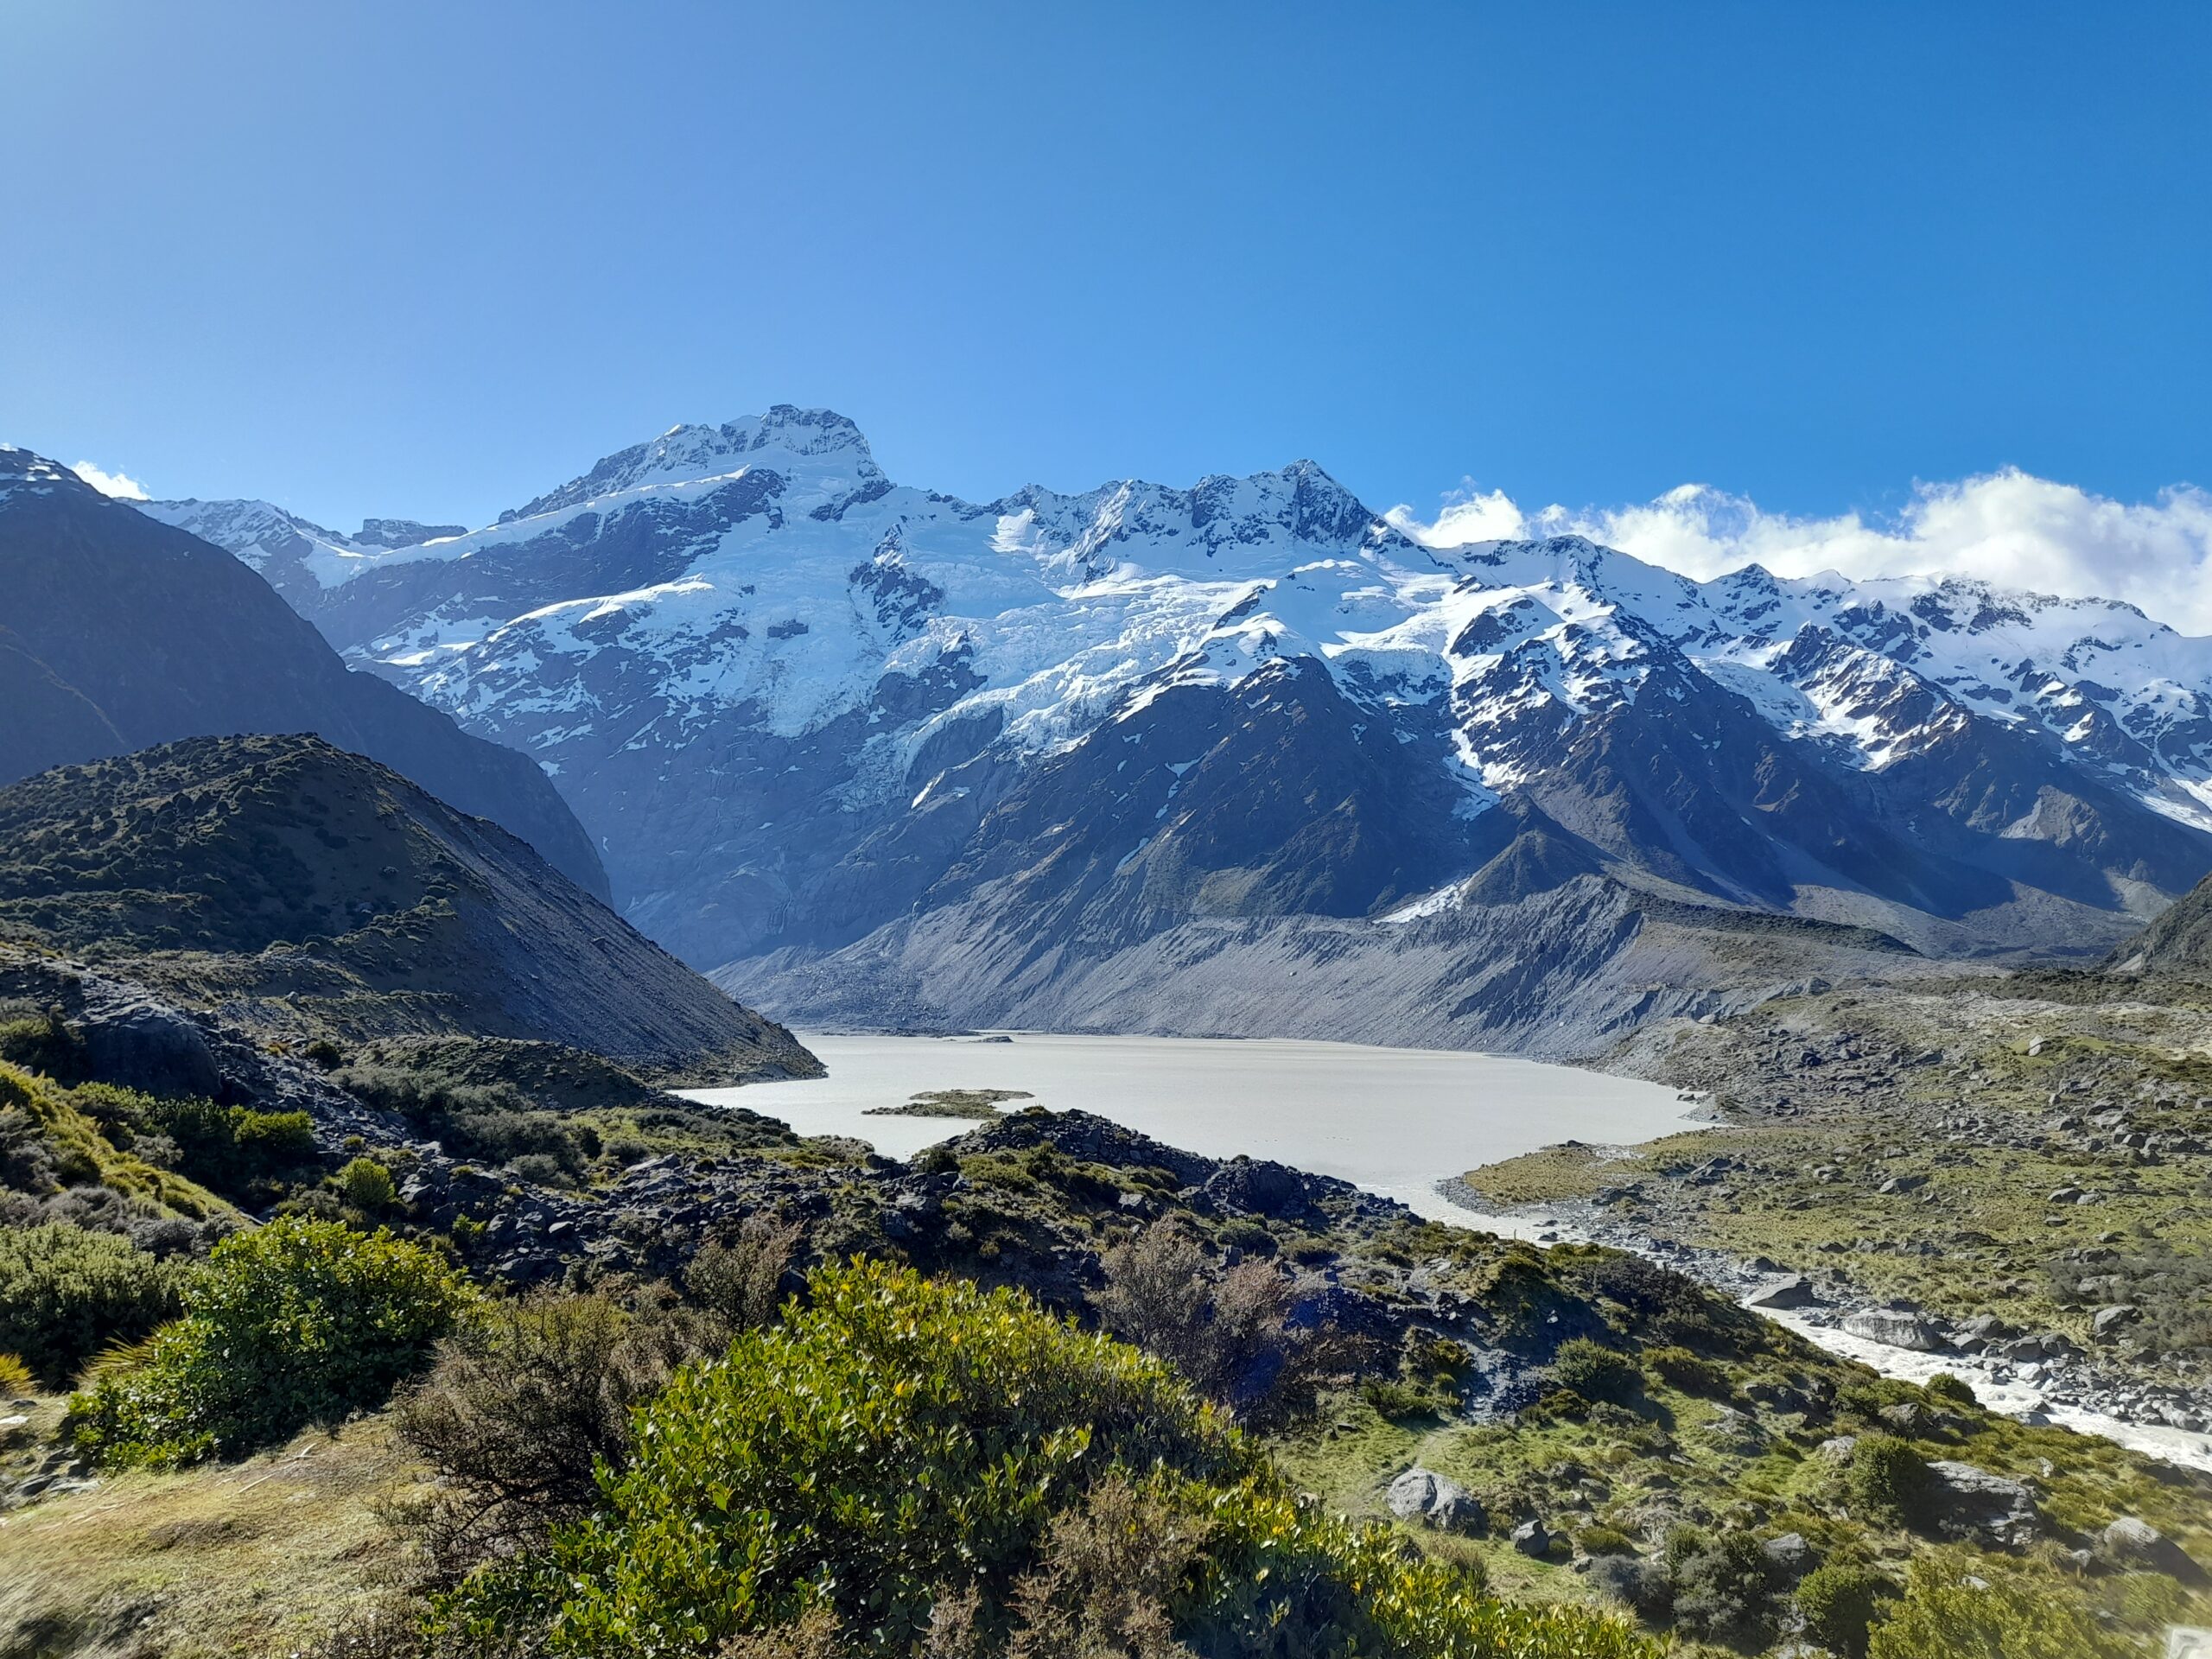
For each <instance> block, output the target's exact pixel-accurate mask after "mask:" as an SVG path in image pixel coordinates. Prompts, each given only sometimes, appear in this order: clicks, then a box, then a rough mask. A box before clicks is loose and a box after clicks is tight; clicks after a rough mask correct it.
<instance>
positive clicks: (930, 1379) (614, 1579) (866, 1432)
mask: <svg viewBox="0 0 2212 1659" xmlns="http://www.w3.org/2000/svg"><path fill="white" fill-rule="evenodd" d="M808 1287H809V1295H808V1298H807V1300H805V1302H804V1303H801V1302H799V1301H797V1300H794V1301H792V1302H791V1303H787V1304H786V1305H785V1308H784V1310H783V1313H782V1314H781V1316H780V1319H779V1322H778V1323H777V1324H775V1325H772V1326H771V1327H769V1328H767V1329H765V1330H761V1331H757V1332H750V1333H747V1334H746V1335H744V1336H741V1337H740V1338H738V1339H737V1341H736V1342H735V1343H734V1344H732V1345H731V1347H730V1349H729V1351H728V1355H727V1357H725V1358H722V1359H721V1360H716V1361H712V1362H707V1363H695V1364H692V1365H690V1366H688V1367H686V1368H685V1369H684V1370H681V1371H679V1372H678V1373H677V1376H675V1378H674V1379H673V1381H671V1383H670V1384H669V1386H668V1387H667V1389H665V1390H664V1392H663V1393H662V1394H661V1395H659V1396H658V1398H657V1399H655V1400H653V1401H652V1402H651V1403H650V1404H648V1405H646V1406H645V1407H643V1408H640V1409H639V1412H638V1413H637V1414H636V1417H635V1420H634V1428H635V1433H634V1434H633V1437H632V1438H633V1445H634V1451H633V1452H632V1454H631V1455H632V1461H631V1462H630V1464H629V1465H628V1466H627V1467H626V1469H623V1470H622V1471H620V1472H619V1473H618V1472H615V1471H607V1473H605V1474H603V1475H602V1476H601V1503H600V1507H599V1509H598V1510H597V1512H596V1513H595V1514H594V1515H593V1516H590V1517H589V1518H588V1519H586V1520H584V1521H582V1522H578V1523H576V1524H575V1525H574V1526H572V1527H569V1528H567V1529H563V1530H561V1531H559V1532H557V1533H556V1535H555V1538H554V1541H553V1543H552V1544H551V1546H550V1548H548V1549H545V1550H543V1551H541V1552H537V1553H535V1554H529V1555H525V1556H523V1557H519V1558H516V1559H513V1560H508V1561H505V1562H503V1563H499V1564H495V1565H493V1566H490V1567H486V1568H483V1569H480V1571H479V1572H477V1573H475V1574H474V1575H473V1576H472V1577H471V1578H469V1579H468V1580H467V1581H465V1582H464V1584H463V1585H462V1586H461V1588H460V1589H459V1590H458V1591H457V1592H454V1593H452V1594H450V1595H448V1596H446V1597H443V1598H441V1599H440V1600H439V1601H438V1603H437V1608H438V1611H437V1613H436V1615H435V1620H434V1623H435V1625H436V1626H437V1629H436V1630H435V1634H436V1636H437V1637H439V1638H440V1639H442V1640H449V1641H453V1642H455V1643H457V1644H459V1645H461V1646H464V1647H465V1646H466V1645H467V1643H470V1642H471V1641H475V1640H482V1639H486V1638H490V1637H495V1636H496V1637H499V1638H500V1639H505V1640H508V1641H515V1640H522V1641H524V1643H531V1642H537V1641H540V1640H542V1642H543V1647H544V1649H545V1650H547V1651H550V1652H552V1653H555V1654H599V1655H607V1656H613V1655H616V1654H620V1655H624V1656H631V1655H664V1654H665V1655H675V1654H679V1653H681V1654H693V1653H699V1652H706V1651H714V1650H716V1649H718V1648H719V1649H721V1650H722V1651H726V1652H730V1653H748V1654H767V1653H791V1654H796V1653H799V1652H804V1651H821V1652H829V1651H836V1652H839V1653H842V1654H849V1655H859V1654H868V1655H885V1656H888V1655H893V1654H898V1655H905V1654H907V1653H909V1652H911V1651H913V1650H914V1649H915V1647H916V1645H917V1644H918V1643H921V1642H923V1641H925V1640H928V1639H931V1635H930V1633H931V1614H932V1611H933V1610H935V1609H938V1608H940V1607H942V1608H944V1610H946V1611H947V1613H948V1615H949V1616H950V1615H956V1614H957V1615H958V1616H959V1617H962V1618H966V1619H967V1620H969V1623H970V1624H971V1625H972V1624H973V1623H974V1621H976V1619H977V1618H979V1617H980V1618H983V1619H986V1620H988V1621H992V1622H994V1623H995V1624H996V1625H997V1626H999V1627H1000V1631H999V1633H1000V1634H1001V1635H1002V1634H1004V1630H1003V1626H1004V1625H1005V1624H1006V1623H1007V1620H1008V1619H1009V1618H1012V1619H1014V1620H1015V1621H1017V1622H1018V1623H1019V1624H1020V1625H1021V1626H1022V1627H1023V1628H1024V1630H1034V1631H1036V1632H1037V1633H1038V1635H1039V1641H1043V1642H1046V1643H1047V1645H1046V1647H1042V1648H1036V1649H1021V1650H1022V1651H1032V1650H1033V1651H1036V1652H1038V1653H1039V1654H1040V1655H1041V1654H1042V1653H1043V1652H1046V1651H1058V1650H1060V1649H1056V1648H1053V1647H1052V1646H1050V1645H1049V1643H1050V1641H1051V1640H1052V1639H1053V1638H1056V1637H1063V1636H1064V1637H1068V1638H1069V1639H1071V1640H1074V1641H1076V1642H1077V1643H1079V1644H1081V1645H1083V1646H1084V1650H1094V1649H1095V1650H1097V1651H1101V1652H1113V1651H1124V1650H1130V1651H1136V1650H1141V1651H1145V1652H1150V1653H1162V1652H1165V1651H1167V1650H1168V1649H1164V1648H1163V1647H1161V1646H1160V1645H1159V1644H1160V1643H1164V1642H1165V1641H1166V1639H1167V1628H1169V1627H1172V1630H1173V1633H1174V1635H1175V1636H1176V1637H1179V1639H1181V1640H1183V1641H1185V1642H1186V1643H1190V1645H1191V1646H1192V1648H1194V1649H1196V1650H1198V1651H1202V1652H1205V1653H1206V1654H1208V1655H1210V1656H1217V1659H1260V1656H1290V1655H1303V1654H1313V1655H1319V1654H1324V1653H1329V1654H1344V1655H1372V1656H1378V1659H1379V1656H1382V1655H1385V1654H1388V1655H1392V1656H1403V1659H1476V1656H1486V1655H1491V1654H1501V1653H1512V1654H1516V1655H1520V1656H1525V1659H1554V1656H1557V1659H1567V1656H1576V1659H1630V1656H1644V1655H1648V1654H1649V1651H1650V1649H1649V1646H1648V1644H1645V1643H1642V1642H1640V1641H1639V1640H1638V1638H1637V1637H1634V1636H1633V1635H1632V1634H1631V1633H1630V1631H1629V1630H1627V1629H1626V1627H1625V1626H1624V1625H1622V1624H1619V1623H1618V1622H1617V1621H1613V1620H1611V1619H1607V1618H1602V1617H1600V1616H1598V1615H1595V1614H1592V1613H1591V1612H1588V1611H1582V1610H1569V1609H1543V1610H1530V1611H1524V1610H1520V1609H1514V1608H1508V1607H1503V1606H1501V1605H1498V1604H1497V1603H1495V1602H1491V1601H1488V1600H1486V1599H1484V1598H1483V1596H1482V1593H1481V1586H1480V1580H1479V1579H1478V1578H1477V1577H1474V1576H1472V1575H1469V1574H1466V1573H1460V1572H1459V1571H1457V1570H1456V1569H1454V1568H1452V1567H1450V1566H1448V1565H1447V1564H1445V1563H1442V1562H1438V1561H1433V1560H1408V1559H1407V1558H1406V1557H1405V1555H1404V1554H1402V1551H1401V1545H1400V1541H1398V1540H1396V1539H1395V1537H1393V1536H1392V1535H1390V1534H1389V1533H1388V1532H1387V1531H1384V1530H1382V1529H1373V1530H1365V1529H1358V1528H1356V1527H1354V1526H1352V1525H1351V1524H1350V1523H1348V1522H1344V1521H1341V1520H1338V1519H1333V1518H1331V1517H1327V1516H1321V1515H1319V1514H1318V1513H1316V1512H1315V1511H1313V1510H1312V1509H1310V1508H1308V1507H1306V1506H1305V1505H1303V1504H1301V1503H1300V1501H1299V1500H1298V1499H1297V1498H1296V1497H1295V1496H1294V1495H1293V1494H1292V1493H1291V1491H1289V1490H1288V1488H1287V1485H1286V1484H1285V1483H1284V1482H1283V1480H1282V1479H1281V1477H1280V1476H1279V1475H1278V1474H1277V1473H1276V1472H1275V1471H1274V1468H1273V1466H1272V1465H1271V1463H1270V1462H1269V1460H1268V1458H1267V1457H1266V1455H1265V1453H1264V1452H1262V1451H1261V1450H1260V1449H1259V1448H1258V1447H1257V1446H1255V1445H1253V1444H1252V1443H1250V1442H1248V1441H1246V1440H1244V1439H1243V1437H1242V1436H1241V1435H1240V1434H1239V1433H1237V1432H1236V1430H1234V1429H1233V1428H1231V1427H1230V1425H1229V1423H1228V1421H1227V1419H1226V1418H1224V1417H1223V1416H1222V1415H1220V1414H1218V1413H1217V1411H1216V1410H1215V1409H1214V1408H1211V1407H1209V1406H1207V1405H1206V1404H1205V1403H1204V1402H1201V1401H1200V1400H1199V1399H1198V1396H1197V1395H1195V1394H1193V1393H1192V1391H1191V1390H1190V1389H1189V1388H1188V1387H1187V1386H1185V1384H1184V1383H1181V1382H1180V1381H1179V1380H1178V1379H1177V1378H1176V1377H1175V1376H1174V1375H1173V1372H1172V1371H1170V1370H1168V1368H1167V1367H1166V1365H1164V1364H1162V1363H1160V1362H1159V1361H1157V1360H1155V1359H1154V1358H1151V1357H1147V1355H1145V1354H1143V1353H1141V1352H1140V1351H1137V1350H1135V1349H1134V1348H1131V1347H1129V1346H1128V1345H1126V1344H1122V1343H1120V1342H1117V1341H1116V1340H1114V1339H1113V1338H1109V1337H1105V1336H1100V1335H1091V1334H1087V1333H1085V1332H1082V1331H1080V1330H1078V1329H1077V1328H1076V1327H1075V1326H1074V1325H1071V1324H1069V1323H1066V1322H1065V1321H1062V1320H1059V1319H1054V1318H1052V1316H1050V1315H1048V1314H1046V1313H1043V1312H1042V1311H1040V1310H1039V1308H1037V1307H1036V1306H1035V1305H1034V1304H1033V1303H1032V1302H1030V1301H1029V1300H1027V1298H1026V1297H1024V1296H1022V1295H1020V1294H1018V1293H1014V1292H1010V1291H1004V1290H1000V1291H985V1290H982V1289H981V1288H979V1287H976V1286H974V1285H972V1284H967V1283H949V1284H948V1283H933V1282H930V1281H925V1280H923V1279H922V1278H920V1277H919V1276H918V1274H914V1273H912V1272H911V1271H908V1270H906V1269H902V1268H893V1267H889V1266H886V1265H882V1264H880V1263H868V1262H855V1263H854V1264H853V1265H851V1266H849V1267H845V1268H827V1269H823V1270H820V1271H817V1273H815V1274H812V1275H810V1279H809V1281H808ZM1116 1516H1119V1517H1122V1520H1121V1521H1120V1522H1116V1521H1115V1520H1114V1517H1116ZM1131 1517H1135V1520H1136V1522H1139V1523H1141V1524H1139V1526H1138V1529H1139V1530H1140V1531H1141V1532H1142V1533H1143V1534H1144V1535H1145V1536H1144V1537H1142V1538H1141V1539H1133V1538H1130V1537H1128V1536H1127V1535H1126V1533H1127V1532H1128V1526H1127V1525H1125V1524H1123V1523H1124V1522H1129V1521H1130V1519H1131ZM1171 1565H1172V1567H1173V1569H1174V1570H1173V1571H1172V1572H1170V1571H1168V1570H1167V1568H1168V1567H1170V1566H1171ZM823 1610H826V1611H823ZM803 1617H811V1618H813V1619H814V1620H815V1621H816V1623H817V1625H818V1626H819V1627H820V1628H819V1630H817V1635H818V1636H819V1638H820V1639H819V1641H817V1642H816V1643H815V1646H814V1647H813V1648H811V1649H810V1648H807V1647H805V1646H803V1645H795V1644H794V1643H793V1641H791V1640H789V1639H785V1640H779V1639H777V1638H774V1637H766V1638H763V1637H760V1633H763V1632H775V1631H782V1632H785V1634H786V1637H789V1635H790V1634H791V1632H792V1631H793V1630H794V1627H795V1626H796V1625H797V1624H798V1621H799V1620H800V1619H801V1618H803ZM533 1627H535V1628H534V1629H533ZM1138 1629H1142V1630H1147V1632H1149V1635H1148V1638H1147V1640H1148V1643H1149V1645H1147V1646H1145V1647H1143V1648H1142V1649H1134V1648H1132V1649H1122V1648H1117V1647H1115V1646H1112V1645H1110V1644H1111V1643H1115V1642H1118V1641H1121V1640H1122V1639H1124V1638H1127V1637H1131V1636H1132V1634H1133V1632H1134V1631H1135V1630H1138ZM834 1630H842V1637H838V1638H836V1645H834V1646H829V1645H824V1644H826V1643H831V1642H832V1634H831V1633H832V1632H833V1631H834ZM1286 1638H1288V1639H1289V1640H1290V1641H1291V1642H1292V1643H1293V1644H1294V1645H1291V1646H1286V1645H1284V1643H1285V1641H1286ZM948 1639H949V1634H948V1633H947V1632H946V1631H944V1630H940V1631H939V1634H938V1638H936V1639H935V1640H933V1641H932V1646H931V1649H930V1650H931V1651H932V1652H938V1651H973V1650H986V1651H996V1650H997V1649H996V1648H995V1647H991V1648H985V1649H962V1648H958V1647H952V1648H946V1647H942V1646H939V1645H937V1643H938V1642H941V1641H944V1640H948ZM1100 1642H1105V1643H1109V1645H1108V1646H1105V1647H1103V1648H1098V1647H1096V1643H1100ZM724 1644H728V1645H726V1646H725V1645H724ZM533 1650H535V1649H533ZM1014 1650H1015V1649H1007V1651H1008V1652H1013V1651H1014Z"/></svg>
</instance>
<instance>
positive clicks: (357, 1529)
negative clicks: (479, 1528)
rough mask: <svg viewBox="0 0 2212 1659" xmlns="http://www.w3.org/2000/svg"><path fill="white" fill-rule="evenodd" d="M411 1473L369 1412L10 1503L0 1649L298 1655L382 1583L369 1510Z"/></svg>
mask: <svg viewBox="0 0 2212 1659" xmlns="http://www.w3.org/2000/svg"><path fill="white" fill-rule="evenodd" d="M415 1480H416V1474H415V1471H414V1470H413V1468H412V1466H411V1465H410V1464H409V1463H408V1462H407V1460H406V1459H405V1458H404V1455H403V1454H402V1453H401V1452H399V1451H398V1450H397V1447H396V1446H394V1444H393V1441H392V1439H391V1434H390V1433H389V1430H388V1428H387V1427H386V1425H385V1422H384V1421H383V1420H381V1419H370V1420H367V1421H362V1422H359V1423H356V1424H354V1425H352V1426H350V1427H347V1428H346V1429H344V1430H342V1431H341V1432H340V1433H335V1434H324V1433H306V1434H302V1435H301V1436H300V1437H299V1438H298V1439H297V1440H294V1441H293V1442H292V1443H291V1444H290V1445H289V1446H285V1447H283V1449H282V1450H279V1451H276V1452H268V1453H265V1454H264V1455H263V1456H260V1457H256V1458H249V1459H246V1460H245V1461H244V1462H242V1463H236V1464H226V1465H211V1466H208V1467H204V1468H200V1469H195V1470H190V1471H186V1472H184V1473H181V1474H164V1475H156V1474H131V1475H124V1476H121V1477H118V1478H112V1479H108V1480H105V1481H103V1482H102V1483H101V1484H99V1486H98V1487H97V1488H95V1489H93V1490H92V1491H86V1492H79V1493H73V1494H71V1495H69V1496H67V1497H61V1498H57V1499H53V1500H50V1501H48V1502H46V1503H38V1504H35V1505H33V1506H31V1507H30V1508H28V1509H24V1510H17V1511H16V1512H15V1513H13V1514H11V1515H10V1516H7V1517H6V1519H5V1522H4V1524H0V1653H5V1654H8V1655H10V1656H16V1655H21V1656H25V1659H30V1656H44V1655H48V1654H56V1655H58V1654H65V1653H67V1654H103V1655H105V1654H113V1655H124V1654H160V1655H162V1656H164V1659H231V1656H237V1659H260V1656H271V1659H273V1656H279V1655H287V1654H291V1653H294V1652H296V1651H297V1650H298V1649H299V1648H300V1647H301V1646H302V1644H303V1643H308V1642H311V1641H313V1640H315V1639H316V1638H317V1637H320V1636H321V1635H322V1634H324V1633H325V1632H327V1630H330V1629H331V1628H332V1627H333V1626H334V1625H335V1624H338V1623H339V1622H340V1621H341V1620H342V1619H344V1618H346V1617H347V1616H349V1615H350V1614H353V1613H357V1612H359V1611H362V1610H365V1609H366V1608H367V1607H369V1606H371V1605H373V1604H374V1603H375V1602H376V1601H377V1600H378V1598H379V1596H380V1595H381V1594H382V1593H383V1591H382V1589H381V1584H382V1582H383V1581H384V1580H385V1579H386V1577H387V1576H388V1574H389V1573H391V1571H392V1570H393V1569H394V1568H395V1567H396V1566H397V1548H396V1546H395V1544H394V1542H393V1541H392V1540H391V1535H390V1534H389V1533H388V1532H387V1530H386V1529H385V1525H384V1523H383V1522H382V1521H381V1520H380V1519H378V1514H377V1507H378V1504H379V1503H383V1502H384V1501H385V1500H387V1499H389V1498H393V1497H399V1496H402V1495H404V1493H405V1492H406V1491H408V1490H409V1489H410V1487H411V1486H412V1485H413V1484H414V1483H415Z"/></svg>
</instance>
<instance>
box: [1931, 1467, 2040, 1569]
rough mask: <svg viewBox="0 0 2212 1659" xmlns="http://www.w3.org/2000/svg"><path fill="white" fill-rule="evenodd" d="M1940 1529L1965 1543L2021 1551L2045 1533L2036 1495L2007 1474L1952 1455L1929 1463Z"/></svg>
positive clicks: (1935, 1519) (1934, 1513) (1933, 1509)
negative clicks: (1952, 1457) (1963, 1461)
mask: <svg viewBox="0 0 2212 1659" xmlns="http://www.w3.org/2000/svg"><path fill="white" fill-rule="evenodd" d="M1928 1471H1929V1476H1930V1483H1929V1503H1930V1509H1931V1513H1932V1515H1933V1517H1934V1521H1935V1525H1936V1530H1937V1531H1938V1532H1939V1533H1941V1534H1942V1535H1943V1536H1945V1537H1947V1538H1951V1539H1955V1540H1958V1541H1962V1542H1967V1543H1979V1544H1983V1545H1993V1546H1996V1547H1998V1548H2005V1549H2019V1548H2025V1547H2026V1546H2027V1545H2029V1544H2031V1543H2033V1542H2034V1541H2036V1540H2037V1538H2039V1537H2041V1536H2042V1535H2043V1533H2044V1525H2043V1517H2042V1516H2040V1515H2039V1514H2038V1513H2037V1510H2036V1501H2035V1495H2034V1494H2033V1493H2031V1491H2029V1490H2028V1488H2027V1487H2026V1485H2025V1484H2024V1483H2022V1482H2020V1481H2017V1480H2014V1479H2012V1478H2011V1477H2010V1476H2008V1475H1998V1474H1993V1473H1991V1472H1990V1471H1988V1470H1986V1469H1981V1468H1977V1467H1976V1466H1975V1465H1973V1464H1970V1463H1961V1462H1957V1461H1955V1460H1954V1459H1948V1458H1947V1459H1937V1460H1936V1461H1935V1462H1932V1463H1930V1464H1929V1465H1928Z"/></svg>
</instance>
